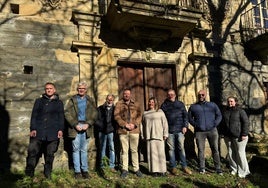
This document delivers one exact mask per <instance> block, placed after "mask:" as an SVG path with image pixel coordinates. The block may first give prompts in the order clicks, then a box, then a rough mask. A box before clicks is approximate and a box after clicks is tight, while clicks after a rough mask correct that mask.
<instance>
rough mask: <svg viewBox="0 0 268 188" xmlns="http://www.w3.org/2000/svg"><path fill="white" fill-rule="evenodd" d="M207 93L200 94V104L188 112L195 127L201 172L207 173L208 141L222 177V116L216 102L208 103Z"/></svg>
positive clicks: (194, 105) (216, 166) (192, 106)
mask: <svg viewBox="0 0 268 188" xmlns="http://www.w3.org/2000/svg"><path fill="white" fill-rule="evenodd" d="M206 96H207V92H206V91H205V90H200V91H199V92H198V102H197V103H195V104H192V105H191V106H190V108H189V110H188V115H189V122H190V124H192V125H193V126H194V129H195V137H196V144H197V148H198V158H199V172H200V173H201V174H204V173H205V172H206V171H205V141H206V139H208V143H209V146H210V148H211V151H212V157H213V161H214V165H215V169H216V173H217V174H219V175H222V170H221V164H220V155H219V149H218V138H219V135H218V130H217V126H218V125H219V124H220V122H221V119H222V115H221V112H220V109H219V107H218V106H217V105H216V104H215V103H214V102H208V101H206Z"/></svg>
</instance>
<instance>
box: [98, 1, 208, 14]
mask: <svg viewBox="0 0 268 188" xmlns="http://www.w3.org/2000/svg"><path fill="white" fill-rule="evenodd" d="M124 1H129V2H133V3H135V2H136V3H139V4H141V3H143V4H145V5H154V6H163V7H167V8H169V9H187V10H193V11H200V12H205V10H206V9H207V5H206V3H205V0H124ZM121 2H122V1H121ZM110 3H119V4H120V0H99V9H100V10H101V11H100V12H101V13H102V14H105V12H107V8H108V6H109V4H110Z"/></svg>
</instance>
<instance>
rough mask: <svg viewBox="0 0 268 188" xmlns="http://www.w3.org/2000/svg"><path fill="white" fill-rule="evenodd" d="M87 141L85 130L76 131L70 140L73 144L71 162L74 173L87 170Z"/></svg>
mask: <svg viewBox="0 0 268 188" xmlns="http://www.w3.org/2000/svg"><path fill="white" fill-rule="evenodd" d="M88 142H89V139H87V138H86V132H82V133H77V135H76V137H75V139H74V140H73V141H72V145H73V163H74V171H75V173H80V172H81V170H82V171H83V172H88V158H87V155H88V154H87V153H88Z"/></svg>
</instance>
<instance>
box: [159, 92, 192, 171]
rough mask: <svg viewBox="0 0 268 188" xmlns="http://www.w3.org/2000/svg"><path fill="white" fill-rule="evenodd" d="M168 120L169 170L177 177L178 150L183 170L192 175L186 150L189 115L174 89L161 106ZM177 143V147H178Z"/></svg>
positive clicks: (168, 93)
mask: <svg viewBox="0 0 268 188" xmlns="http://www.w3.org/2000/svg"><path fill="white" fill-rule="evenodd" d="M161 109H162V110H163V111H164V113H165V115H166V118H167V120H168V132H169V136H168V139H167V144H168V148H169V168H170V172H171V173H172V174H173V175H177V170H176V157H175V153H176V152H175V150H176V149H178V152H179V157H180V162H181V166H182V169H183V171H184V172H185V173H187V174H192V172H191V170H190V169H189V168H187V163H186V155H185V149H184V140H185V137H184V134H185V133H186V131H187V128H188V115H187V111H186V108H185V105H184V104H183V102H181V101H178V100H177V99H176V94H175V91H174V90H173V89H169V90H168V92H167V99H166V100H165V101H164V102H163V104H162V105H161ZM176 143H177V145H176Z"/></svg>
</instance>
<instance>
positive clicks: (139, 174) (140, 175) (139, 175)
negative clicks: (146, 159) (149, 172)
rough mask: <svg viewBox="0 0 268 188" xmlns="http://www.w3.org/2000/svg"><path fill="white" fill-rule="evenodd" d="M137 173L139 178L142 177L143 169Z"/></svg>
mask: <svg viewBox="0 0 268 188" xmlns="http://www.w3.org/2000/svg"><path fill="white" fill-rule="evenodd" d="M135 174H136V176H138V177H139V178H141V177H142V173H141V171H140V170H138V171H137V172H135Z"/></svg>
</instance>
